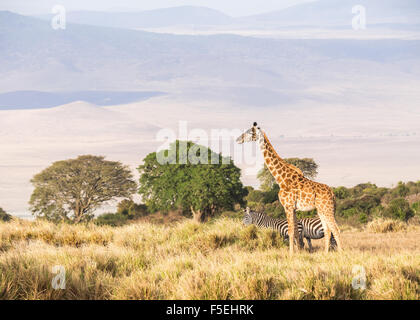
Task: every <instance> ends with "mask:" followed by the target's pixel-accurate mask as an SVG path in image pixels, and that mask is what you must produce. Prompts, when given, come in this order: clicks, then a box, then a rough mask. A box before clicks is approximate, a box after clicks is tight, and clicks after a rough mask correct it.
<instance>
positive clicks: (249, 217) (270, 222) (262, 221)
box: [243, 207, 304, 247]
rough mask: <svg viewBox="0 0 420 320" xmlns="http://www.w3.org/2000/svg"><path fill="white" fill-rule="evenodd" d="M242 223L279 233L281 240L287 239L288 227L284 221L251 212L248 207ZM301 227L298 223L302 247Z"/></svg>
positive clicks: (261, 213)
mask: <svg viewBox="0 0 420 320" xmlns="http://www.w3.org/2000/svg"><path fill="white" fill-rule="evenodd" d="M243 223H244V224H245V225H250V224H255V225H256V226H257V227H264V228H271V229H274V230H276V231H278V232H279V233H280V235H281V236H282V237H283V239H285V240H286V239H289V233H288V230H289V227H288V224H287V220H286V219H276V218H272V217H269V216H267V215H266V214H265V213H263V212H256V211H251V210H250V208H249V207H247V208H246V210H245V215H244V218H243ZM302 230H303V226H302V224H301V223H299V222H298V232H299V244H300V245H301V246H302V247H304V243H303V238H302Z"/></svg>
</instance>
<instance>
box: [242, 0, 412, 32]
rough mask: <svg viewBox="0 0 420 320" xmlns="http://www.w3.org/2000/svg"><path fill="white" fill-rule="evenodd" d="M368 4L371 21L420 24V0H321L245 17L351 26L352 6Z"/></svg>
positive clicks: (253, 20) (279, 22)
mask: <svg viewBox="0 0 420 320" xmlns="http://www.w3.org/2000/svg"><path fill="white" fill-rule="evenodd" d="M356 5H362V6H364V7H365V8H366V18H367V19H366V20H367V24H385V23H386V24H394V23H395V24H420V1H418V0H359V1H354V0H319V1H315V2H309V3H304V4H300V5H295V6H292V7H290V8H286V9H283V10H279V11H274V12H269V13H266V14H259V15H254V16H250V17H246V18H244V19H242V21H243V22H248V23H270V24H274V25H288V26H344V25H347V26H351V21H352V18H353V16H354V14H353V13H352V8H353V7H354V6H356Z"/></svg>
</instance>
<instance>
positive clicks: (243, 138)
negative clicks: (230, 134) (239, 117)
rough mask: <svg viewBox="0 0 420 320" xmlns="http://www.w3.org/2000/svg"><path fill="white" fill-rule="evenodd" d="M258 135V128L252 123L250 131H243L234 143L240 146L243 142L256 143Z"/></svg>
mask: <svg viewBox="0 0 420 320" xmlns="http://www.w3.org/2000/svg"><path fill="white" fill-rule="evenodd" d="M259 133H260V128H259V127H257V123H256V122H254V124H253V126H252V127H251V129H248V130H247V131H245V132H244V133H242V134H241V135H240V136H239V137H238V138H237V139H236V142H237V143H239V144H242V143H244V142H251V141H257V140H258V137H257V136H258V135H259Z"/></svg>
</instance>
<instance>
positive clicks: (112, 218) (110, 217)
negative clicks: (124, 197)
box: [94, 213, 128, 227]
mask: <svg viewBox="0 0 420 320" xmlns="http://www.w3.org/2000/svg"><path fill="white" fill-rule="evenodd" d="M127 220H128V215H125V214H121V213H104V214H101V215H100V216H98V217H97V218H96V219H95V220H94V223H95V224H96V225H98V226H104V225H108V226H112V227H117V226H122V225H124V224H126V223H127Z"/></svg>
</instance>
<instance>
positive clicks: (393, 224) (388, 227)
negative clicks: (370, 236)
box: [366, 218, 407, 233]
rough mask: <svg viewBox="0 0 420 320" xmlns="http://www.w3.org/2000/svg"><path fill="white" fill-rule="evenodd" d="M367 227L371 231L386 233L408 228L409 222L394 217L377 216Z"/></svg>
mask: <svg viewBox="0 0 420 320" xmlns="http://www.w3.org/2000/svg"><path fill="white" fill-rule="evenodd" d="M366 229H367V230H368V231H371V232H378V233H386V232H398V231H404V230H406V229H407V224H406V223H404V222H402V221H397V220H393V219H383V218H377V219H375V220H373V221H371V222H369V223H368V224H367V226H366Z"/></svg>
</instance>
